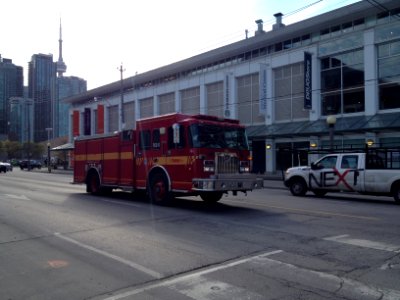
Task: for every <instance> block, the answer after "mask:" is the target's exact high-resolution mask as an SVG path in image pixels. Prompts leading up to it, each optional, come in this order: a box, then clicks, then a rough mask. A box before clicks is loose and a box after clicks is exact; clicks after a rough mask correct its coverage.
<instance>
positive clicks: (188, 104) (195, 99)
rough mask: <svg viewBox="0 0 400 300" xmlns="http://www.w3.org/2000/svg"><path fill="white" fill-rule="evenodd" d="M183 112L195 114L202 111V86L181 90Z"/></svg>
mask: <svg viewBox="0 0 400 300" xmlns="http://www.w3.org/2000/svg"><path fill="white" fill-rule="evenodd" d="M181 105H182V113H184V114H189V115H195V114H199V113H200V88H199V87H195V88H192V89H187V90H182V91H181Z"/></svg>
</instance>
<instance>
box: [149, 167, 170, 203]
mask: <svg viewBox="0 0 400 300" xmlns="http://www.w3.org/2000/svg"><path fill="white" fill-rule="evenodd" d="M149 196H150V200H151V202H152V203H153V204H157V205H167V204H169V203H170V202H171V201H172V194H171V191H169V187H168V180H167V177H166V176H165V174H163V173H160V172H158V173H155V174H153V175H151V177H150V186H149Z"/></svg>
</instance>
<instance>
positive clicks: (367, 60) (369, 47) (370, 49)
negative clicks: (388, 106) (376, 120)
mask: <svg viewBox="0 0 400 300" xmlns="http://www.w3.org/2000/svg"><path fill="white" fill-rule="evenodd" d="M374 40H375V34H374V29H370V30H366V31H365V32H364V79H365V115H367V116H373V115H375V114H376V113H377V112H378V108H379V97H378V72H377V69H376V60H377V53H376V47H375V44H374Z"/></svg>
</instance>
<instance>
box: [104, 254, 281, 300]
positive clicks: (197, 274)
mask: <svg viewBox="0 0 400 300" xmlns="http://www.w3.org/2000/svg"><path fill="white" fill-rule="evenodd" d="M281 252H282V250H276V251H271V252H267V253H263V254H260V255H257V256H252V257H248V258H244V259H240V260H236V261H233V262H230V263H225V264H220V265H217V266H214V267H210V268H205V269H203V270H201V271H198V272H194V273H190V274H185V275H181V276H177V277H175V278H170V279H166V280H161V281H160V282H157V283H154V284H150V285H147V286H145V287H141V288H137V289H133V290H128V291H126V292H123V293H120V294H116V295H114V296H111V297H108V298H105V299H104V300H117V299H123V298H126V297H130V296H133V295H137V294H140V293H142V292H145V291H148V290H151V289H154V288H157V287H162V286H164V287H169V286H173V285H175V284H177V283H180V282H184V281H188V280H193V279H198V278H200V276H202V275H206V274H208V273H212V272H216V271H219V270H223V269H227V268H230V267H234V266H236V265H240V264H243V263H246V262H249V261H251V260H254V259H256V258H258V257H266V256H270V255H273V254H277V253H281Z"/></svg>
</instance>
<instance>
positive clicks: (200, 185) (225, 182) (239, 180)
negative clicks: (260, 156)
mask: <svg viewBox="0 0 400 300" xmlns="http://www.w3.org/2000/svg"><path fill="white" fill-rule="evenodd" d="M192 182H193V190H195V191H203V192H217V191H218V192H228V191H251V190H255V189H261V188H262V187H263V182H264V181H263V179H262V178H258V177H256V176H255V175H253V174H240V175H230V176H227V175H223V176H222V175H214V176H212V177H210V178H194V179H193V181H192Z"/></svg>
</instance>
